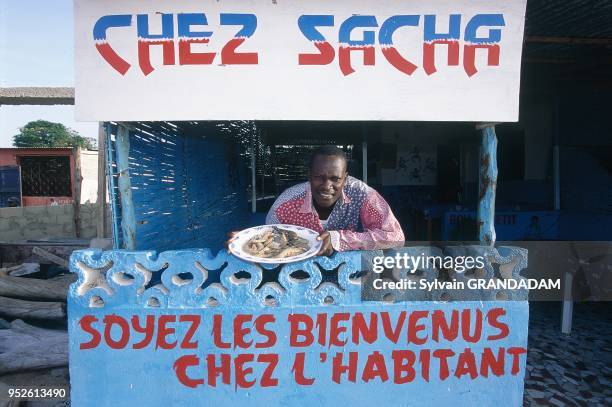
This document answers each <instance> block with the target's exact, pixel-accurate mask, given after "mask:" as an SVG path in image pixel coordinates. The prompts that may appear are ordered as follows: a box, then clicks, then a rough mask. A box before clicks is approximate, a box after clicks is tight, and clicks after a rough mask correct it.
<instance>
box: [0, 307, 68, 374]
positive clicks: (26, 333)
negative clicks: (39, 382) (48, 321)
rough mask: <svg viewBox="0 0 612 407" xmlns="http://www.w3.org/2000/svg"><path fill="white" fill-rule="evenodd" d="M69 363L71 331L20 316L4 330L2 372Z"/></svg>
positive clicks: (1, 335)
mask: <svg viewBox="0 0 612 407" xmlns="http://www.w3.org/2000/svg"><path fill="white" fill-rule="evenodd" d="M67 365H68V332H67V331H58V330H54V329H43V328H37V327H35V326H32V325H28V324H26V323H25V322H23V321H21V320H19V319H17V320H15V321H13V322H12V323H11V328H10V329H1V330H0V375H4V374H7V373H13V372H20V371H25V370H34V369H47V368H51V367H61V366H67Z"/></svg>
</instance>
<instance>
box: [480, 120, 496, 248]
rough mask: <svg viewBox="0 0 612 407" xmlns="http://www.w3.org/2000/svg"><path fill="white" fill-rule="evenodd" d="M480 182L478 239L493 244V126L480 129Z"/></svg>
mask: <svg viewBox="0 0 612 407" xmlns="http://www.w3.org/2000/svg"><path fill="white" fill-rule="evenodd" d="M481 132H482V139H481V147H480V177H479V179H480V182H479V185H478V215H477V225H478V239H479V240H480V242H481V243H482V244H486V245H493V244H495V238H496V236H495V190H496V188H497V136H496V135H495V125H493V124H490V125H485V126H482V128H481Z"/></svg>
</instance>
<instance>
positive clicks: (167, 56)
mask: <svg viewBox="0 0 612 407" xmlns="http://www.w3.org/2000/svg"><path fill="white" fill-rule="evenodd" d="M525 5H526V0H506V1H501V2H490V1H485V0H469V1H468V0H465V1H454V0H433V1H427V2H423V1H417V0H406V1H402V2H398V1H394V0H381V1H377V2H371V1H365V0H356V1H351V2H341V1H335V2H333V1H323V0H312V1H308V2H304V1H299V0H286V1H282V2H281V1H278V2H277V1H250V2H244V1H239V0H223V1H218V0H198V1H196V0H177V1H172V2H169V1H145V0H124V1H114V0H75V39H76V44H75V59H76V61H75V66H76V95H75V97H76V100H75V104H76V115H77V120H82V121H160V120H340V121H341V120H403V121H407V120H412V121H492V122H512V121H517V120H518V101H519V79H520V66H521V48H522V42H523V27H524V17H525Z"/></svg>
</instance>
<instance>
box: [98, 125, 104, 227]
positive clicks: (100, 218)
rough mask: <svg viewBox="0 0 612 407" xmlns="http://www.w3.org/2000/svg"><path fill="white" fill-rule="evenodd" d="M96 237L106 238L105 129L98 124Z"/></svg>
mask: <svg viewBox="0 0 612 407" xmlns="http://www.w3.org/2000/svg"><path fill="white" fill-rule="evenodd" d="M96 206H97V213H96V237H98V238H104V237H106V231H105V228H106V129H105V125H104V122H100V123H99V124H98V199H97V202H96Z"/></svg>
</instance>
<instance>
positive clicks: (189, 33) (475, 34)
mask: <svg viewBox="0 0 612 407" xmlns="http://www.w3.org/2000/svg"><path fill="white" fill-rule="evenodd" d="M152 18H155V19H161V33H152V32H151V31H152V30H150V29H149V22H150V21H149V20H150V19H152ZM209 18H210V19H212V17H210V16H207V15H206V14H205V13H177V14H176V18H175V15H174V14H171V13H156V14H155V15H149V14H137V15H136V32H137V36H138V64H139V66H140V69H141V71H142V73H143V74H144V75H149V74H150V73H151V72H153V71H154V70H155V68H154V67H153V65H152V64H151V56H150V48H151V47H153V46H161V47H162V53H163V54H162V55H163V56H162V59H163V64H164V65H176V64H178V65H212V64H213V61H215V58H216V57H217V54H220V58H219V59H218V60H217V61H218V62H220V63H221V65H257V64H259V56H260V53H263V52H260V51H257V50H252V49H251V50H250V51H249V52H246V51H245V50H244V48H248V45H249V44H246V42H247V40H248V39H249V38H250V37H252V36H253V35H256V31H257V16H256V15H255V14H238V13H220V15H219V16H218V17H217V16H215V17H214V18H215V19H218V21H219V26H220V27H224V26H230V27H232V28H228V29H232V30H235V33H234V34H233V38H231V39H230V40H229V41H228V42H227V43H225V44H224V45H223V46H220V47H219V49H207V51H206V52H201V51H202V50H200V52H197V51H194V50H193V49H192V45H196V46H197V45H198V44H200V46H201V45H202V44H204V46H208V45H209V43H210V41H211V38H212V37H213V35H214V31H213V30H210V29H208V30H207V29H204V28H202V27H206V26H208V24H209V23H208V21H209ZM338 20H339V19H338V18H336V16H334V15H301V16H300V17H299V18H298V21H297V29H299V31H300V33H301V35H302V36H303V37H304V39H305V40H307V41H310V42H311V43H312V45H313V47H314V48H316V52H310V53H297V52H296V54H297V62H298V65H329V64H331V63H333V62H334V61H335V60H336V48H337V49H338V53H337V57H338V58H337V59H338V66H339V68H340V72H342V74H343V75H344V76H347V75H350V74H352V73H354V72H355V70H354V69H353V66H352V64H351V55H352V54H354V53H361V58H362V60H363V65H371V66H372V65H376V51H375V45H376V42H378V45H379V46H380V49H381V52H382V55H383V57H384V58H385V59H386V61H387V63H389V64H390V65H391V66H393V67H394V68H395V69H397V70H398V71H399V72H401V73H403V74H406V75H412V74H413V73H414V72H415V71H416V70H417V68H418V66H417V64H416V63H415V62H417V63H418V62H421V63H422V67H423V70H424V72H425V73H426V74H427V75H432V74H434V73H435V72H436V71H437V69H436V63H435V47H436V45H444V46H446V47H447V52H448V53H447V65H448V66H458V65H459V61H460V41H461V40H463V47H462V49H463V68H464V70H465V73H466V74H467V75H468V76H473V75H474V74H476V73H477V72H478V69H477V68H476V50H477V49H482V50H484V51H486V53H487V59H486V61H487V65H488V66H499V58H500V41H501V35H502V30H501V29H502V27H504V26H505V22H504V16H503V14H476V15H474V16H472V17H467V16H462V15H461V14H451V15H449V16H448V17H444V18H439V17H438V16H436V15H435V14H430V15H423V16H421V15H394V16H391V17H388V18H386V19H381V18H377V17H376V16H374V15H352V16H350V17H347V18H345V19H344V20H341V21H338ZM132 21H133V16H132V15H131V14H122V15H106V16H102V17H101V18H99V19H98V20H97V21H96V23H95V25H94V28H93V39H94V41H95V44H96V48H97V49H98V52H99V53H100V55H101V56H102V57H103V58H104V60H105V61H106V62H107V63H108V64H109V65H110V66H112V67H113V68H114V69H115V70H116V71H117V72H119V73H120V74H121V75H125V74H126V72H127V71H128V70H129V69H130V68H131V64H130V63H129V62H128V61H126V60H125V59H124V58H122V57H121V56H120V55H119V54H118V53H117V52H116V50H115V49H114V48H113V46H112V44H111V43H110V42H109V40H108V32H109V31H110V30H117V29H126V28H127V27H131V26H132ZM175 21H176V30H175ZM462 24H463V25H462ZM329 27H333V28H335V27H338V29H337V41H334V40H332V39H330V38H327V37H326V36H325V35H326V34H323V32H327V31H329ZM219 29H220V28H219ZM400 29H418V30H421V31H420V32H422V33H423V42H422V43H420V44H418V45H417V46H418V47H421V48H422V61H410V60H408V59H407V58H406V56H405V54H406V52H405V51H406V50H405V49H400V48H398V47H396V45H395V44H394V42H393V34H394V33H395V32H396V31H398V30H400ZM420 32H419V34H420ZM483 33H484V35H483ZM177 34H178V35H177ZM377 34H378V35H377ZM355 37H359V39H355ZM376 37H378V39H376ZM177 40H178V45H177V44H176V43H177ZM238 47H241V49H242V51H241V52H238V50H237V49H238ZM176 48H178V59H177V58H176Z"/></svg>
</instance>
